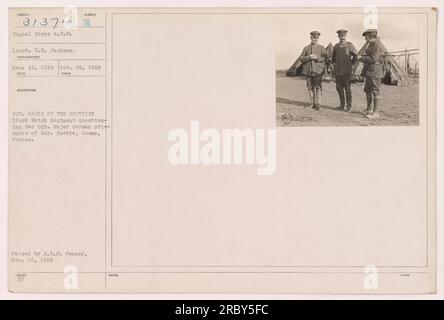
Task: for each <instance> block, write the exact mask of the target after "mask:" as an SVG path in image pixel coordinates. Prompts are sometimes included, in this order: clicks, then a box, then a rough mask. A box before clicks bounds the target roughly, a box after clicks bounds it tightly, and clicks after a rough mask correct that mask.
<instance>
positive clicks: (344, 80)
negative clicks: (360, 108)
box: [331, 29, 357, 112]
mask: <svg viewBox="0 0 444 320" xmlns="http://www.w3.org/2000/svg"><path fill="white" fill-rule="evenodd" d="M336 33H337V34H338V38H339V42H338V43H337V44H336V45H335V46H334V47H333V53H332V56H331V60H332V61H333V63H334V64H335V68H334V69H335V78H336V91H337V92H338V95H339V101H340V106H339V107H338V108H337V109H341V110H345V111H348V112H351V109H352V92H351V77H352V65H353V62H354V59H355V58H356V57H357V51H356V49H355V46H354V45H353V44H352V43H351V42H348V41H346V38H347V30H345V29H339V30H338V31H336ZM344 91H345V95H344ZM346 101H347V105H345V102H346Z"/></svg>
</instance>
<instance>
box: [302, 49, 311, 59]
mask: <svg viewBox="0 0 444 320" xmlns="http://www.w3.org/2000/svg"><path fill="white" fill-rule="evenodd" d="M299 59H300V60H301V62H302V63H305V62H307V61H310V60H311V58H310V55H309V54H308V52H307V48H304V49H302V52H301V55H300V56H299Z"/></svg>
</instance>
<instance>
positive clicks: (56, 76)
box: [16, 75, 105, 78]
mask: <svg viewBox="0 0 444 320" xmlns="http://www.w3.org/2000/svg"><path fill="white" fill-rule="evenodd" d="M16 77H17V78H100V77H105V76H92V75H90V76H63V75H61V76H58V75H54V76H16Z"/></svg>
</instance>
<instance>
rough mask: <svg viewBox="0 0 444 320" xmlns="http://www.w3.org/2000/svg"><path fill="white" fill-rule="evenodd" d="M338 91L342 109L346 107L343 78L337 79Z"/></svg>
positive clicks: (338, 77)
mask: <svg viewBox="0 0 444 320" xmlns="http://www.w3.org/2000/svg"><path fill="white" fill-rule="evenodd" d="M336 91H337V92H338V95H339V103H340V106H341V107H344V106H345V96H344V86H343V81H342V76H337V77H336Z"/></svg>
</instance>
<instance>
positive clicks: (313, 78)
mask: <svg viewBox="0 0 444 320" xmlns="http://www.w3.org/2000/svg"><path fill="white" fill-rule="evenodd" d="M320 35H321V33H320V32H319V31H312V32H310V39H311V43H310V44H309V45H308V46H306V47H305V48H304V49H303V50H302V53H301V55H300V57H299V59H300V61H301V62H302V63H303V65H302V74H304V75H305V76H306V77H307V89H308V95H309V96H310V102H311V104H312V107H313V109H315V110H320V109H321V96H322V75H323V73H324V67H325V62H326V61H327V60H328V54H327V51H326V50H325V48H324V47H323V46H321V45H320V44H318V41H319V36H320Z"/></svg>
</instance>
